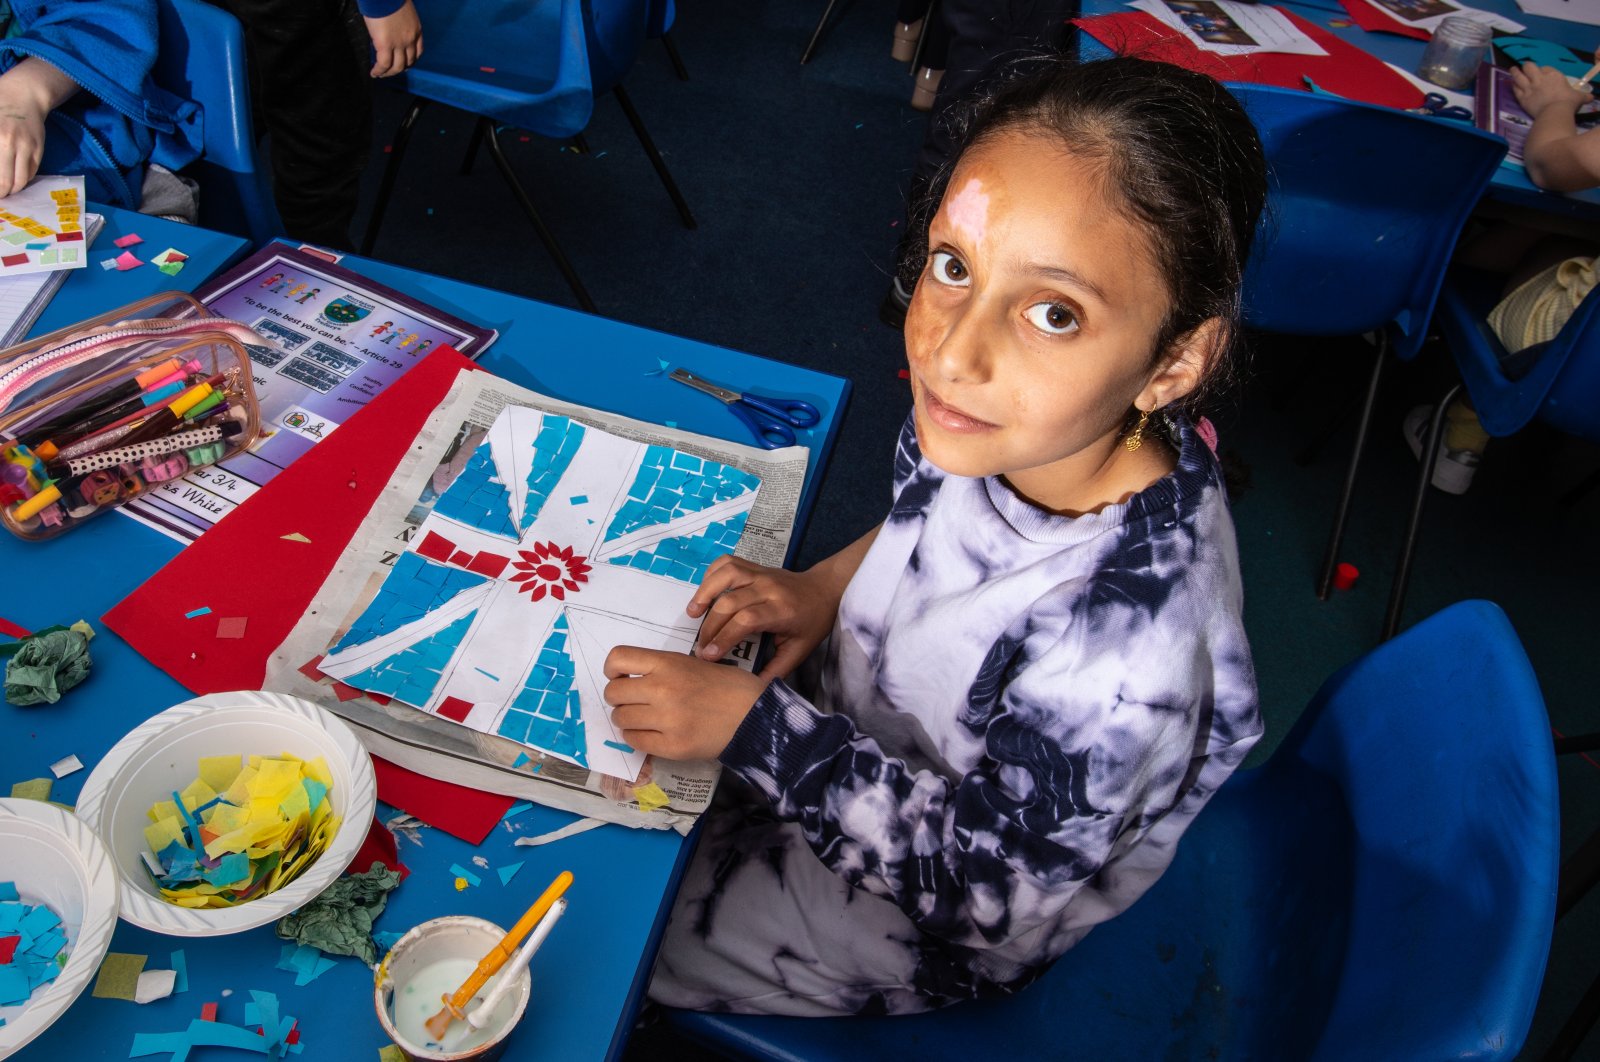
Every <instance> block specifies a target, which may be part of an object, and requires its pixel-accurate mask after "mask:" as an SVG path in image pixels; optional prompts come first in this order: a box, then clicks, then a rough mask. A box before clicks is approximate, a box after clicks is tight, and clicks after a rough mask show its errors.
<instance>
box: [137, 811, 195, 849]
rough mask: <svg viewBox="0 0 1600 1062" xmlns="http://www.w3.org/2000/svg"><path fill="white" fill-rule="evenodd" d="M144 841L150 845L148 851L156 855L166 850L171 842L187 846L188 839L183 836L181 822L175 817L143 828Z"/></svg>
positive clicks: (172, 816)
mask: <svg viewBox="0 0 1600 1062" xmlns="http://www.w3.org/2000/svg"><path fill="white" fill-rule="evenodd" d="M144 839H145V841H146V842H148V843H149V845H150V851H152V852H155V853H157V854H158V855H159V854H160V853H162V852H164V851H166V850H167V845H169V844H171V843H172V842H173V841H177V842H178V843H180V844H183V845H187V844H188V843H189V842H188V839H187V838H185V837H184V836H183V820H182V819H180V818H178V817H177V816H176V815H171V816H168V817H167V818H164V819H161V820H159V821H158V822H153V823H151V824H150V825H148V826H146V827H145V828H144Z"/></svg>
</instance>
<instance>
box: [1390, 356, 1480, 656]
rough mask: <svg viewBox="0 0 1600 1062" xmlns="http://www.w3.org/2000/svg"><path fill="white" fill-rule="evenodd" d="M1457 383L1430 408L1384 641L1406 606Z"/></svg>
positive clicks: (1396, 627) (1394, 629) (1397, 626)
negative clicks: (1425, 508)
mask: <svg viewBox="0 0 1600 1062" xmlns="http://www.w3.org/2000/svg"><path fill="white" fill-rule="evenodd" d="M1460 393H1461V385H1460V384H1456V385H1455V386H1454V387H1452V388H1450V390H1449V391H1448V392H1446V394H1445V396H1444V397H1443V398H1441V399H1440V400H1439V404H1438V405H1437V406H1435V407H1434V410H1433V418H1432V419H1431V420H1430V421H1428V437H1427V439H1425V440H1424V441H1423V444H1422V454H1421V460H1420V461H1418V462H1417V464H1418V465H1420V466H1421V467H1420V468H1419V469H1418V471H1417V491H1416V494H1414V495H1413V496H1412V498H1411V519H1410V521H1409V522H1407V524H1406V535H1405V538H1404V539H1403V540H1402V541H1401V543H1400V563H1399V564H1397V565H1396V566H1395V570H1394V585H1393V586H1391V587H1390V588H1389V610H1388V613H1387V614H1386V615H1385V616H1384V617H1383V640H1384V641H1388V640H1389V639H1390V638H1393V637H1394V636H1395V634H1396V633H1397V632H1398V631H1399V630H1400V614H1401V613H1402V612H1403V611H1405V607H1406V584H1407V583H1408V582H1410V580H1411V558H1412V557H1413V556H1414V555H1415V553H1416V549H1417V530H1418V529H1419V528H1420V527H1421V526H1422V505H1423V503H1424V502H1425V501H1427V498H1428V486H1429V484H1430V483H1432V482H1433V466H1434V465H1436V464H1438V463H1439V440H1440V439H1441V438H1443V437H1444V418H1445V412H1446V411H1447V410H1448V409H1449V408H1450V403H1451V402H1453V401H1454V400H1455V397H1456V395H1458V394H1460Z"/></svg>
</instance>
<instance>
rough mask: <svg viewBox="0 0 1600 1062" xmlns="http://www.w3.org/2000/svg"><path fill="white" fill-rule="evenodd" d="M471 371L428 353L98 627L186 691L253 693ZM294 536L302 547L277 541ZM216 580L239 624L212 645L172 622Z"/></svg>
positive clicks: (204, 635)
mask: <svg viewBox="0 0 1600 1062" xmlns="http://www.w3.org/2000/svg"><path fill="white" fill-rule="evenodd" d="M472 367H473V364H472V362H471V361H469V360H468V359H467V358H465V357H463V356H462V355H460V354H458V353H456V352H455V351H454V350H452V349H450V348H449V347H444V348H441V349H439V350H436V351H433V352H432V353H430V354H429V355H428V356H427V357H425V358H424V359H422V361H420V362H418V363H417V364H416V365H415V366H413V367H412V368H411V369H410V370H409V371H408V372H406V374H405V375H403V376H401V377H400V378H399V379H398V380H396V381H394V382H393V383H392V384H390V385H389V386H388V387H387V388H385V389H384V390H383V391H382V392H380V393H379V394H378V396H377V397H376V398H374V399H373V400H372V401H371V402H369V403H368V404H367V405H366V406H364V407H362V408H361V409H360V410H358V411H357V412H356V413H355V415H354V416H352V417H351V418H350V419H349V420H348V421H346V422H345V423H344V424H343V425H341V426H340V428H339V430H338V431H336V432H334V433H333V434H332V435H330V436H328V437H327V438H326V439H324V440H323V441H322V442H320V443H318V444H317V445H316V446H313V447H312V448H311V449H310V450H309V451H308V452H307V453H306V454H305V456H304V457H301V458H300V459H299V460H298V461H296V462H294V464H292V465H290V466H289V467H288V468H286V469H284V470H283V471H282V472H280V473H279V474H278V475H277V476H276V477H274V478H273V480H272V482H271V483H268V484H267V485H266V486H265V487H263V488H262V489H261V490H259V491H257V492H256V493H255V494H254V495H253V496H252V497H250V498H249V499H247V500H246V501H245V502H244V503H243V504H242V505H240V506H239V508H238V509H237V510H235V511H234V512H232V513H230V514H229V515H228V517H227V519H225V520H223V521H222V522H221V523H219V524H218V525H217V526H216V527H215V528H213V529H212V530H210V531H208V532H206V533H205V534H204V535H201V536H200V538H199V540H198V541H196V542H194V543H192V544H190V545H189V546H188V547H186V548H185V549H184V550H183V552H181V553H179V554H178V555H177V556H176V557H174V558H173V559H172V560H171V561H170V562H169V563H168V564H167V565H166V566H165V567H163V568H162V569H161V570H160V571H158V572H156V573H155V574H154V575H153V576H151V577H150V578H149V579H147V580H146V581H145V583H144V585H142V586H140V587H139V588H138V589H137V590H135V591H134V592H133V593H131V594H129V595H128V596H127V597H125V598H123V599H122V601H120V602H118V603H117V604H116V605H115V606H114V607H113V608H112V609H111V611H109V612H107V613H106V614H105V616H104V617H102V618H103V619H104V620H105V623H106V626H108V627H110V628H111V629H112V630H114V631H116V632H117V633H118V634H120V635H121V636H122V637H123V638H124V639H125V640H126V641H127V642H128V644H129V645H131V646H133V648H134V649H136V650H137V651H138V652H139V653H140V654H141V655H142V656H144V658H145V659H146V660H148V661H150V662H151V663H152V664H154V665H155V666H156V667H159V668H160V669H161V670H162V671H165V672H166V673H167V674H169V675H171V676H172V677H173V678H175V679H177V680H178V681H179V682H181V683H182V684H183V685H184V686H185V687H187V688H188V689H190V690H193V691H194V692H195V693H219V692H222V691H224V690H256V689H260V688H261V683H262V680H263V678H264V677H265V675H266V668H267V657H268V656H269V655H270V654H271V653H272V651H273V650H274V649H276V648H277V647H278V646H279V645H280V644H281V643H282V642H283V640H284V639H285V638H287V637H288V636H289V632H290V630H292V629H293V628H294V625H295V624H296V623H297V622H299V620H300V617H301V616H303V615H305V612H306V609H307V608H309V607H310V605H311V598H312V597H313V596H314V595H315V594H316V592H317V588H318V587H319V586H321V585H322V580H323V579H324V578H326V576H327V574H328V572H330V571H332V570H333V566H334V564H335V563H336V562H337V561H338V559H339V554H340V553H341V552H343V550H344V547H345V545H346V544H347V543H349V541H350V539H351V537H352V536H353V535H354V534H355V532H356V528H357V527H358V526H360V524H361V521H362V520H363V519H365V518H366V515H367V512H368V510H370V509H371V508H372V505H373V503H374V502H376V501H377V500H378V494H379V492H381V491H382V490H383V487H384V485H385V484H387V483H388V482H389V479H390V477H392V476H393V475H394V470H395V467H396V466H397V465H399V463H400V458H401V457H403V456H404V455H405V452H406V449H407V447H409V446H410V445H411V443H412V441H413V440H414V439H415V438H416V436H417V432H419V431H421V430H422V425H423V424H424V423H425V422H426V421H427V419H428V416H429V414H431V413H432V412H433V411H434V409H435V408H436V407H437V406H438V405H439V403H440V402H441V401H443V399H444V396H445V394H446V392H447V391H448V390H449V389H450V384H451V382H452V381H453V380H454V379H455V378H456V374H457V373H459V372H460V371H461V370H462V369H464V368H472ZM296 533H298V534H300V535H302V536H304V537H305V538H307V539H310V541H309V542H298V541H293V540H289V539H285V538H284V537H283V536H284V535H289V534H296ZM218 572H224V573H226V574H227V585H228V588H229V594H228V600H227V601H226V602H225V605H226V607H225V608H219V609H218V610H217V612H218V614H219V615H223V616H231V617H244V618H246V619H248V620H249V623H248V624H246V626H245V630H244V636H243V637H240V638H218V637H216V634H217V627H218V624H219V623H220V622H221V620H220V619H219V618H218V616H216V615H213V616H206V617H204V618H203V619H201V620H198V621H196V620H189V621H186V622H180V621H182V620H183V616H184V613H186V612H188V611H190V610H191V609H194V608H195V607H197V605H199V604H207V603H209V602H211V601H212V600H213V599H214V598H215V596H216V591H215V586H216V581H217V580H216V576H217V573H218ZM197 587H203V588H205V595H208V596H207V599H206V601H200V600H199V599H198V598H197V597H196V596H195V595H196V593H197V590H196V588H197Z"/></svg>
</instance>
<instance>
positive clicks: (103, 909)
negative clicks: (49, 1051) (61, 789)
mask: <svg viewBox="0 0 1600 1062" xmlns="http://www.w3.org/2000/svg"><path fill="white" fill-rule="evenodd" d="M116 927H117V871H116V868H115V867H114V866H112V863H111V857H110V855H108V854H107V852H106V849H105V846H104V845H102V844H101V843H100V839H99V838H98V837H96V836H95V834H94V831H93V830H91V829H90V828H89V826H88V825H87V824H86V823H84V822H81V821H79V820H78V819H76V818H74V817H73V816H72V815H71V814H70V813H69V812H67V811H64V810H63V809H61V808H59V807H57V806H55V805H54V804H46V803H44V802H43V801H40V800H0V1021H3V1022H4V1024H0V1058H5V1057H6V1056H8V1055H10V1054H11V1053H12V1052H13V1051H16V1050H18V1049H20V1048H21V1047H22V1045H24V1044H26V1043H27V1042H28V1041H30V1040H32V1039H33V1038H34V1037H35V1036H38V1035H39V1034H40V1033H42V1032H44V1031H45V1030H46V1029H48V1028H49V1027H50V1024H51V1023H52V1022H54V1021H55V1020H56V1019H57V1018H59V1017H60V1016H61V1015H62V1014H64V1013H65V1012H66V1010H67V1008H68V1007H70V1006H72V1001H73V1000H75V999H77V998H78V994H79V993H80V992H82V991H83V989H84V987H85V986H86V985H88V983H89V982H90V981H91V980H93V979H94V975H95V972H96V971H97V970H99V968H100V960H101V959H103V958H105V954H106V949H107V948H108V947H110V946H111V933H112V931H113V930H115V929H116Z"/></svg>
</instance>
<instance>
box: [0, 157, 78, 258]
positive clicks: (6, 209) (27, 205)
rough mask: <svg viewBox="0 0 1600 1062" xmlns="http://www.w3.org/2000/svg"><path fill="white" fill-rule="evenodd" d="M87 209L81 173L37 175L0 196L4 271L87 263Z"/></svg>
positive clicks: (0, 248)
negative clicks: (85, 230) (72, 174)
mask: <svg viewBox="0 0 1600 1062" xmlns="http://www.w3.org/2000/svg"><path fill="white" fill-rule="evenodd" d="M83 211H84V199H83V178H82V177H35V178H34V179H33V180H32V181H29V182H28V187H26V188H24V189H23V190H22V191H20V192H13V193H12V194H11V195H8V196H6V197H5V198H4V199H0V277H7V276H17V275H19V274H22V273H50V272H54V271H55V270H58V269H81V268H83V267H84V266H86V265H88V264H89V258H88V255H87V254H86V252H85V249H86V247H87V241H86V240H85V238H84V228H85V225H84V220H83V217H84V213H83Z"/></svg>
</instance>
